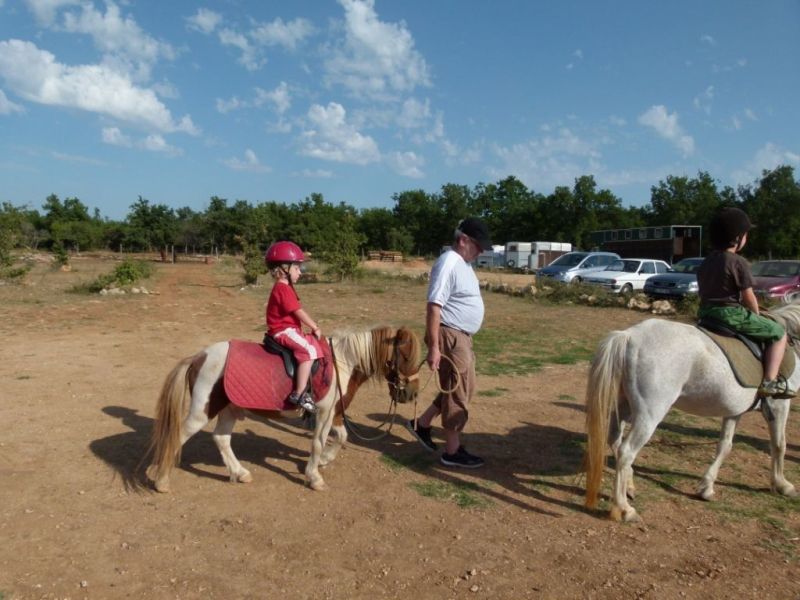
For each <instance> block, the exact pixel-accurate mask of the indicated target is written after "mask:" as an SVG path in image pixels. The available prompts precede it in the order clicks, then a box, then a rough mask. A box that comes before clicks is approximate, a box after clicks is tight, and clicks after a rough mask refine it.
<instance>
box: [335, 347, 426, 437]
mask: <svg viewBox="0 0 800 600" xmlns="http://www.w3.org/2000/svg"><path fill="white" fill-rule="evenodd" d="M329 342H330V347H331V358H332V359H333V368H334V370H335V371H336V390H337V391H338V392H339V405H340V406H341V407H342V421H343V422H344V426H345V428H346V429H347V431H348V432H349V433H351V434H353V436H354V437H356V438H358V439H359V440H361V441H362V442H373V441H375V440H379V439H381V438H384V437H386V436H387V435H389V432H391V430H392V427H393V426H394V421H395V417H396V416H397V404H398V402H397V397H398V396H399V395H400V393H401V392H403V391H404V390H405V389H406V388H407V387H408V384H409V383H410V382H412V381H416V380H417V379H419V368H420V367H421V366H422V362H425V361H424V360H423V361H422V362H421V363H420V364H419V365H418V366H417V370H416V373H414V374H412V375H407V376H404V375H402V374H401V373H400V369H399V368H398V366H397V365H398V364H399V362H400V361H399V360H398V359H399V357H400V348H399V347H400V346H401V345H404V344H407V343H408V342H407V341H406V342H400V340H398V339H397V335H396V334H395V337H394V343H393V345H392V358H390V359H389V360H387V361H386V363H385V366H386V369H387V371H388V372H387V373H386V374H385V378H386V381H387V382H388V383H389V388H390V390H391V392H390V400H389V409H388V410H387V411H386V419H385V420H384V421H383V423H381V424H380V425H378V426H377V427H375V428H374V429H377V430H378V431H379V432H380V433H378V434H377V435H374V436H364V435H362V434H360V433H359V432H358V429H359V428H358V425H356V424H355V423H354V422H353V421H351V420H350V419H349V418H348V417H347V413H346V412H345V406H344V393H343V392H342V378H341V376H340V375H339V365H338V364H337V362H336V357H335V356H334V354H333V343H332V342H333V340H332V339H329ZM416 406H417V400H416V398H415V399H414V412H415V413H416ZM387 423H388V424H389V425H388V427H387V426H386V424H387Z"/></svg>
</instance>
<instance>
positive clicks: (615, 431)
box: [608, 399, 636, 500]
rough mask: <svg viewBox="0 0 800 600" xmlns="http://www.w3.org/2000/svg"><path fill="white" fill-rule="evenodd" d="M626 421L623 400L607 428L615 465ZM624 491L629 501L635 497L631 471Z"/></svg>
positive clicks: (626, 408) (627, 416) (627, 414)
mask: <svg viewBox="0 0 800 600" xmlns="http://www.w3.org/2000/svg"><path fill="white" fill-rule="evenodd" d="M628 419H630V410H629V409H628V404H627V401H626V400H625V399H620V400H619V407H618V408H617V414H616V415H611V420H610V422H609V426H608V445H609V446H610V447H611V452H612V453H613V454H614V463H615V464H618V463H619V449H620V446H621V445H622V439H623V437H624V435H625V426H626V425H627V424H628ZM625 490H626V494H627V496H628V498H630V499H631V500H633V499H634V498H635V497H636V487H635V486H634V484H633V470H631V477H630V479H628V483H627V487H626V488H625Z"/></svg>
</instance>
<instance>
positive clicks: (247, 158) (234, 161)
mask: <svg viewBox="0 0 800 600" xmlns="http://www.w3.org/2000/svg"><path fill="white" fill-rule="evenodd" d="M222 163H223V164H224V165H226V166H227V167H229V168H231V169H233V170H234V171H250V172H252V173H269V172H270V171H271V170H272V169H270V167H268V166H267V165H262V164H261V162H260V161H259V160H258V156H256V153H255V152H253V151H252V150H251V149H250V148H247V149H246V150H245V151H244V159H241V158H236V157H234V158H228V159H225V160H223V161H222Z"/></svg>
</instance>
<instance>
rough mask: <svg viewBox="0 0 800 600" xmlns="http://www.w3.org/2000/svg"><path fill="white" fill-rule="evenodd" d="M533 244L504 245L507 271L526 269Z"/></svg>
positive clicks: (516, 243)
mask: <svg viewBox="0 0 800 600" xmlns="http://www.w3.org/2000/svg"><path fill="white" fill-rule="evenodd" d="M532 246H533V242H508V243H507V244H506V256H505V261H506V266H507V267H508V268H509V269H526V268H527V267H528V256H530V254H531V250H532Z"/></svg>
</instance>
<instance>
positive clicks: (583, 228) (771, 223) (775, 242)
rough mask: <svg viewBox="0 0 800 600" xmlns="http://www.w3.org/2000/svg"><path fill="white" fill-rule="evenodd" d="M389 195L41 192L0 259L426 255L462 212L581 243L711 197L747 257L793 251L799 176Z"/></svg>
mask: <svg viewBox="0 0 800 600" xmlns="http://www.w3.org/2000/svg"><path fill="white" fill-rule="evenodd" d="M393 201H394V206H393V207H392V208H367V209H362V210H357V209H355V208H354V207H352V206H349V205H348V204H346V203H339V204H331V203H329V202H326V201H325V200H324V199H323V197H322V195H321V194H312V195H311V196H310V197H308V198H306V199H305V200H303V201H301V202H297V203H294V204H284V203H280V202H264V203H260V204H255V205H253V204H251V203H250V202H248V201H245V200H236V201H235V202H233V203H229V202H228V201H227V200H226V199H224V198H219V197H217V196H213V197H212V198H211V199H210V200H209V204H208V207H207V208H206V209H205V210H204V211H203V212H197V211H194V210H192V209H191V208H188V207H184V208H178V209H173V208H170V207H169V206H167V205H165V204H153V203H151V202H150V201H148V200H147V199H144V198H142V197H141V196H140V197H139V198H138V199H137V200H136V201H135V202H134V203H133V204H131V206H130V210H129V212H128V214H127V216H126V218H125V219H124V220H123V221H113V220H109V219H104V218H102V217H101V215H100V213H99V211H98V210H97V209H95V210H94V212H93V213H92V214H90V213H89V210H88V208H87V207H86V206H85V205H84V204H83V203H82V202H81V201H80V200H79V199H78V198H67V199H66V200H64V201H62V200H60V199H59V198H58V196H56V195H51V196H49V197H48V198H47V199H46V200H45V201H44V204H43V206H42V208H43V210H42V211H41V212H40V211H38V210H35V209H32V208H29V207H24V206H22V207H16V206H13V205H12V204H10V203H7V202H6V203H3V204H2V206H0V262H2V261H5V263H6V264H7V263H8V260H9V256H10V252H11V250H12V249H13V248H14V247H26V248H31V249H36V248H46V249H51V250H58V249H64V248H66V249H70V250H89V249H102V248H106V249H111V250H123V251H143V250H154V249H156V250H157V249H163V248H165V247H166V246H167V245H175V246H176V247H177V248H178V250H183V251H186V252H204V253H209V252H215V251H218V252H226V253H241V252H245V253H248V252H250V253H254V252H260V251H263V249H264V248H266V247H267V246H268V245H269V243H271V242H272V241H274V240H277V239H293V240H295V241H296V242H297V243H299V244H300V245H301V246H302V247H303V248H305V249H307V250H309V251H311V252H316V253H321V254H323V255H325V256H327V257H328V258H336V257H338V258H339V259H342V258H343V257H353V256H357V255H358V253H359V252H360V251H364V250H368V249H383V250H398V251H401V252H403V253H405V254H409V253H411V254H419V255H430V254H437V253H438V251H439V248H440V247H441V246H442V245H443V244H446V243H449V241H450V240H451V239H452V233H453V228H454V226H455V224H456V223H457V222H458V220H459V219H461V218H463V217H464V216H466V215H476V216H480V217H482V218H484V219H485V220H486V221H487V222H488V224H489V228H490V231H491V233H492V238H493V239H494V240H495V241H496V243H505V242H507V241H534V240H543V241H559V242H571V243H572V244H573V245H574V246H575V247H578V248H589V247H590V244H591V242H590V234H591V232H592V231H596V230H600V229H622V228H633V227H642V226H648V225H671V224H672V225H677V224H684V225H707V224H708V222H709V220H710V218H711V215H713V214H714V212H715V211H717V210H718V209H719V208H720V207H722V206H739V207H741V208H743V209H744V210H745V211H747V212H748V214H750V216H751V218H752V220H753V221H754V222H756V223H758V225H759V226H758V228H757V229H756V230H755V231H754V232H753V234H752V235H751V238H750V242H749V244H748V247H747V248H746V252H747V253H749V255H750V256H753V257H756V256H766V255H772V256H781V257H797V256H800V184H799V183H798V181H797V180H796V179H795V176H794V170H793V169H792V167H790V166H780V167H777V168H776V169H774V170H771V171H764V172H763V174H762V177H761V179H759V180H758V181H757V182H754V183H753V184H751V185H745V186H740V187H739V188H738V189H733V188H731V187H728V186H725V187H722V188H720V187H719V186H718V185H717V182H716V181H715V180H714V179H713V178H712V177H711V175H709V174H708V173H706V172H699V173H698V174H697V176H696V177H685V176H682V177H677V176H669V177H667V178H666V180H663V181H660V182H659V183H658V185H655V186H653V187H652V188H651V197H650V201H649V203H648V204H646V205H644V206H641V207H623V206H622V201H621V200H620V199H619V198H618V197H616V196H615V195H614V194H612V193H611V192H610V191H608V190H605V189H598V188H597V184H596V183H595V180H594V177H593V176H591V175H585V176H582V177H579V178H577V179H576V180H575V183H574V185H573V186H572V187H571V188H569V187H566V186H561V187H557V188H555V190H553V192H552V193H550V194H548V195H544V194H541V193H537V192H535V191H534V190H530V189H528V188H527V187H526V186H525V185H524V184H523V183H522V182H521V181H520V180H518V179H516V178H515V177H507V178H505V179H503V180H501V181H498V182H496V183H489V184H485V183H480V184H478V185H476V186H475V187H473V188H470V187H468V186H464V185H457V184H452V183H448V184H446V185H444V186H442V188H441V190H440V191H439V192H436V193H428V192H425V191H423V190H409V191H404V192H400V193H398V194H395V195H394V196H393ZM704 238H707V236H704Z"/></svg>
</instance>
